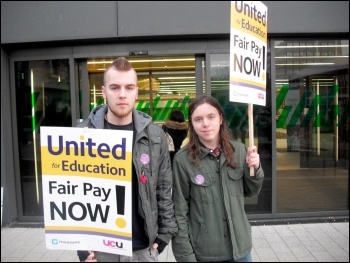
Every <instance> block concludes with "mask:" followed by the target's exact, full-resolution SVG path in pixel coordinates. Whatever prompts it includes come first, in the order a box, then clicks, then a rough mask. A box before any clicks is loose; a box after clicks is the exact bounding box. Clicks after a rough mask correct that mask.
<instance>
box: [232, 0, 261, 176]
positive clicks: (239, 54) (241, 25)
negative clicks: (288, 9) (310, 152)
mask: <svg viewBox="0 0 350 263" xmlns="http://www.w3.org/2000/svg"><path fill="white" fill-rule="evenodd" d="M266 60H267V7H266V6H265V5H264V4H263V3H262V2H260V1H231V26H230V101H236V102H242V103H248V118H249V146H253V145H254V130H253V104H257V105H262V106H265V103H266V75H267V68H266ZM250 174H251V175H254V168H253V167H251V168H250Z"/></svg>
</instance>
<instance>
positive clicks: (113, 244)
mask: <svg viewBox="0 0 350 263" xmlns="http://www.w3.org/2000/svg"><path fill="white" fill-rule="evenodd" d="M103 244H104V245H105V246H107V247H117V248H123V243H120V244H119V243H118V242H114V241H112V240H104V239H103Z"/></svg>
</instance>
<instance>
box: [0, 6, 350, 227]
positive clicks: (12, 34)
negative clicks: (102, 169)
mask: <svg viewBox="0 0 350 263" xmlns="http://www.w3.org/2000/svg"><path fill="white" fill-rule="evenodd" d="M263 3H264V4H265V5H266V6H267V8H268V48H267V72H268V74H267V79H266V81H267V82H266V84H267V90H266V106H255V105H254V109H253V115H254V141H255V145H257V146H258V151H259V154H260V158H261V163H262V166H263V168H264V171H265V176H266V178H265V181H264V184H263V189H262V191H261V193H260V194H259V196H257V197H255V198H251V199H246V211H247V214H248V217H249V219H250V220H294V219H311V218H340V217H348V216H349V136H348V134H349V37H348V35H349V2H347V1H325V2H319V1H317V2H315V1H295V2H293V1H289V2H280V1H277V2H275V1H274V2H273V1H263ZM230 5H231V2H229V1H228V2H227V1H219V2H217V1H215V2H210V1H209V2H206V1H204V2H203V1H198V2H197V1H186V2H177V1H160V2H158V1H136V2H135V1H134V2H129V1H95V2H94V1H93V2H74V1H68V2H65V1H53V2H50V1H44V2H42V1H41V2H37V1H15V2H13V1H11V2H10V1H2V2H1V187H2V189H3V197H2V201H3V207H2V223H3V224H12V223H13V222H42V221H43V196H42V189H41V158H40V127H41V126H60V127H71V126H75V124H76V123H77V122H79V121H80V120H81V119H83V118H86V117H87V116H88V114H89V112H90V110H91V109H92V108H93V107H94V106H96V105H100V104H103V103H105V102H104V100H103V97H102V94H101V90H100V88H101V85H102V78H103V72H104V70H105V68H106V67H107V66H108V65H109V64H110V63H111V61H112V60H113V59H114V58H116V57H119V56H125V57H127V58H128V59H129V60H130V61H131V63H132V65H133V66H134V68H135V69H136V71H137V74H138V79H139V83H138V86H139V98H138V100H137V104H136V108H137V109H139V110H141V111H144V112H146V113H148V114H150V115H151V116H152V117H153V120H154V121H155V122H156V123H159V125H161V124H162V123H163V122H164V120H166V119H167V117H168V115H169V112H170V111H171V110H172V109H173V108H181V109H183V110H184V111H185V112H186V113H187V110H188V105H189V103H190V101H191V100H192V99H193V98H195V97H196V96H198V95H201V94H209V95H212V96H214V97H216V98H217V99H218V100H219V101H220V103H221V105H222V107H223V108H224V109H225V112H226V118H227V119H226V121H227V123H228V125H229V127H230V129H231V131H232V134H233V136H234V137H235V138H236V139H237V140H240V141H242V142H244V143H246V144H247V145H248V121H247V105H246V104H243V103H233V102H230V101H229V65H230V63H229V62H230V61H229V57H230Z"/></svg>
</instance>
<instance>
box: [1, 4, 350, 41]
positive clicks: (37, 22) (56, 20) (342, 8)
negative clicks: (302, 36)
mask: <svg viewBox="0 0 350 263" xmlns="http://www.w3.org/2000/svg"><path fill="white" fill-rule="evenodd" d="M263 2H264V3H265V4H266V5H267V7H268V32H269V33H286V34H288V33H328V32H332V33H337V32H342V33H344V32H345V33H346V32H349V2H348V1H322V2H321V1H285V2H282V1H276V2H275V1H263ZM230 5H231V2H230V1H217V2H216V1H215V2H214V1H186V2H185V1H184V2H178V1H159V2H158V1H135V2H131V1H82V2H75V1H52V2H50V1H44V2H39V1H28V2H26V1H17V2H9V1H1V43H2V44H6V43H23V42H37V41H56V40H80V39H101V38H113V37H142V36H169V35H170V36H171V35H177V36H179V37H180V38H181V37H182V36H186V35H202V34H209V35H212V34H218V35H221V34H229V32H230Z"/></svg>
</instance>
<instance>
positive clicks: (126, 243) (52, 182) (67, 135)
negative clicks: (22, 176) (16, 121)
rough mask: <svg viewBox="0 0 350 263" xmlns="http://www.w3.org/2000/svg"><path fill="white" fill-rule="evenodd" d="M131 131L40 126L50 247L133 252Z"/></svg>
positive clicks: (48, 244) (119, 252)
mask: <svg viewBox="0 0 350 263" xmlns="http://www.w3.org/2000/svg"><path fill="white" fill-rule="evenodd" d="M132 138H133V136H132V131H116V130H113V131H112V130H103V129H88V128H64V127H41V129H40V139H41V161H42V165H41V167H42V189H43V198H44V220H45V237H46V246H47V248H48V249H61V250H96V251H102V252H107V253H113V254H120V255H127V256H131V255H132V239H131V237H132V216H131V214H132V212H131V178H132Z"/></svg>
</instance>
